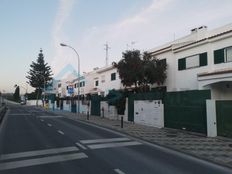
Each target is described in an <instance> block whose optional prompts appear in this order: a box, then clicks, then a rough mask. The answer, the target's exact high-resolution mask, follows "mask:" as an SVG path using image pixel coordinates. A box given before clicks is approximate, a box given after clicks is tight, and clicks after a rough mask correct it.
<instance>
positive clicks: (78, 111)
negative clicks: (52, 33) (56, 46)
mask: <svg viewBox="0 0 232 174" xmlns="http://www.w3.org/2000/svg"><path fill="white" fill-rule="evenodd" d="M60 46H62V47H69V48H71V49H72V50H73V51H74V52H75V53H76V55H77V59H78V92H77V95H78V101H77V102H78V103H77V115H78V116H79V114H80V56H79V54H78V53H77V51H76V50H75V49H74V48H73V47H71V46H69V45H67V44H64V43H60Z"/></svg>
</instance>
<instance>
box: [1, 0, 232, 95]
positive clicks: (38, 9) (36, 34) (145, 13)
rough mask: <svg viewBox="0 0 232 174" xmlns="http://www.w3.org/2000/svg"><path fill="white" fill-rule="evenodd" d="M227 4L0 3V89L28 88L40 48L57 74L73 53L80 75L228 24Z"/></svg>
mask: <svg viewBox="0 0 232 174" xmlns="http://www.w3.org/2000/svg"><path fill="white" fill-rule="evenodd" d="M231 7H232V1H231V0H194V1H190V0H0V22H1V24H0V39H1V42H0V50H1V55H0V62H1V67H0V91H2V90H6V91H11V92H12V91H14V88H13V86H14V84H19V85H22V86H26V78H25V76H26V72H27V71H28V70H29V66H30V64H31V62H32V61H35V60H36V58H37V55H38V53H39V49H40V48H42V49H43V50H44V56H45V60H46V61H47V62H49V64H50V65H51V66H52V68H53V70H54V73H55V74H57V73H58V72H59V71H60V70H61V69H62V68H63V67H64V66H65V65H67V64H73V66H74V67H76V65H77V62H76V56H75V54H74V53H73V51H72V50H71V49H68V48H64V47H60V46H59V43H60V42H64V43H67V44H69V45H71V46H73V47H75V48H76V49H77V51H78V53H79V54H80V59H81V72H83V71H90V70H92V69H93V68H94V67H102V66H104V64H105V52H104V44H105V43H106V42H108V43H109V46H110V47H111V49H110V52H109V56H110V60H109V62H112V61H118V60H119V59H120V58H121V53H122V51H124V50H125V49H126V48H127V44H130V43H131V42H132V41H135V44H134V45H133V47H134V48H138V49H140V50H147V49H151V48H153V47H156V46H158V45H162V44H164V43H165V42H168V41H172V40H173V35H174V33H175V36H176V38H178V37H181V36H183V35H186V34H189V32H190V29H192V28H194V27H198V26H200V25H206V26H208V28H209V30H211V29H213V28H216V27H220V26H222V25H225V24H228V23H231V22H232V11H231Z"/></svg>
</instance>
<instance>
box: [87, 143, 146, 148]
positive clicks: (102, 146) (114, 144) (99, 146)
mask: <svg viewBox="0 0 232 174" xmlns="http://www.w3.org/2000/svg"><path fill="white" fill-rule="evenodd" d="M141 144H142V143H140V142H137V141H132V142H121V143H105V144H93V145H88V147H89V148H90V149H102V148H111V147H123V146H135V145H141Z"/></svg>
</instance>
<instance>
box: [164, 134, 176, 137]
mask: <svg viewBox="0 0 232 174" xmlns="http://www.w3.org/2000/svg"><path fill="white" fill-rule="evenodd" d="M166 136H167V137H170V138H172V137H176V135H173V134H170V135H166Z"/></svg>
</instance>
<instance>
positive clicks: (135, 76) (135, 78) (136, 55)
mask: <svg viewBox="0 0 232 174" xmlns="http://www.w3.org/2000/svg"><path fill="white" fill-rule="evenodd" d="M140 55H141V54H140V51H139V50H133V51H130V50H127V51H126V52H123V53H122V57H123V58H122V59H121V60H120V61H119V62H118V63H115V62H114V63H113V65H114V67H116V68H117V69H118V72H119V76H120V79H121V82H122V84H123V85H124V86H126V87H130V86H132V85H134V86H135V87H136V88H137V86H138V85H139V84H138V82H139V78H141V70H142V60H141V58H140Z"/></svg>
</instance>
